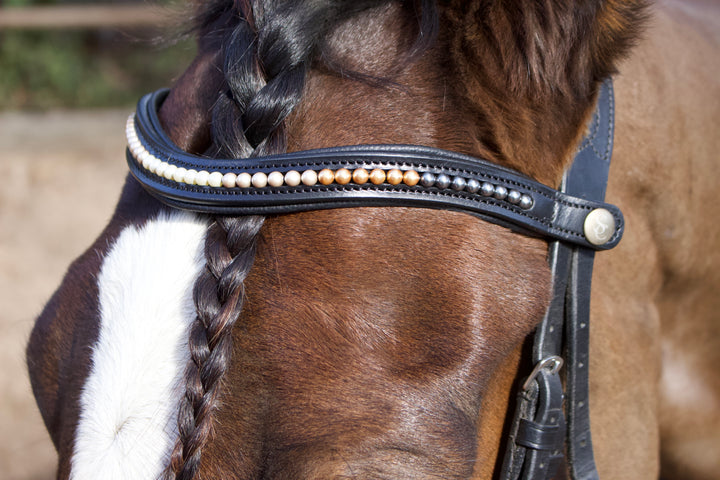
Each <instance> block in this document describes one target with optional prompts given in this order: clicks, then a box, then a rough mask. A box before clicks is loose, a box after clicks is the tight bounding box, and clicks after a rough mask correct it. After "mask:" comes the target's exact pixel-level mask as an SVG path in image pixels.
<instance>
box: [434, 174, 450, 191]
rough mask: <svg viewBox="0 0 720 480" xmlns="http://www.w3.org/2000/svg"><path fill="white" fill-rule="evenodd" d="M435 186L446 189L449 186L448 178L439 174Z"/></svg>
mask: <svg viewBox="0 0 720 480" xmlns="http://www.w3.org/2000/svg"><path fill="white" fill-rule="evenodd" d="M435 186H436V187H438V188H448V187H449V186H450V177H448V176H447V175H445V174H444V173H441V174H440V175H438V176H437V178H436V179H435Z"/></svg>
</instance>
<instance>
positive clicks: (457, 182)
mask: <svg viewBox="0 0 720 480" xmlns="http://www.w3.org/2000/svg"><path fill="white" fill-rule="evenodd" d="M450 186H451V187H452V189H453V190H455V191H457V192H460V191H462V190H465V187H466V186H467V182H466V181H465V179H464V178H462V177H455V178H453V181H452V184H451V185H450Z"/></svg>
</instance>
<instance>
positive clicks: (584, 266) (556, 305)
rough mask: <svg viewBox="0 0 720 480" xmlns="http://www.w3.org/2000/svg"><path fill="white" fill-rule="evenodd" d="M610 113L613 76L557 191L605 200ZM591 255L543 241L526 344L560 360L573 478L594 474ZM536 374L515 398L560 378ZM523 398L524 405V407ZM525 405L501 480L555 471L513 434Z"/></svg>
mask: <svg viewBox="0 0 720 480" xmlns="http://www.w3.org/2000/svg"><path fill="white" fill-rule="evenodd" d="M614 117H615V115H614V98H613V89H612V81H611V80H609V79H608V80H606V81H605V82H604V83H603V84H602V88H601V90H600V93H599V95H598V106H597V108H596V110H595V112H594V114H593V117H592V119H591V123H590V126H589V134H588V135H587V136H586V137H585V139H584V140H583V142H582V143H581V145H580V147H579V150H578V153H577V154H576V156H575V160H574V162H573V165H572V166H571V168H570V169H569V170H568V171H567V172H566V173H565V176H564V178H563V182H562V185H561V187H560V188H561V190H562V191H564V192H567V193H570V194H572V195H576V196H581V197H583V198H585V199H588V200H595V201H602V200H603V199H604V198H605V189H606V186H607V180H608V173H609V169H610V159H611V156H612V146H613V133H614V132H613V131H614V121H615V120H614ZM594 256H595V251H594V250H592V249H589V248H585V247H583V246H580V245H571V244H569V243H567V242H561V241H555V242H552V243H551V244H550V250H549V256H548V259H549V262H550V268H551V270H552V275H553V298H552V300H551V302H550V305H549V306H548V309H547V311H546V313H545V317H544V318H543V321H542V322H541V323H540V325H539V326H538V328H537V331H536V333H535V343H534V346H533V360H534V362H535V363H536V365H538V366H541V365H542V364H543V362H546V361H547V359H550V358H558V357H561V356H563V357H564V358H565V359H566V363H565V365H566V366H565V378H566V385H567V386H566V395H567V396H566V398H565V399H564V400H565V410H566V414H567V432H566V446H567V451H566V456H567V464H568V470H569V473H570V476H571V478H572V479H575V480H595V479H597V478H598V473H597V468H596V466H595V460H594V456H593V450H592V439H591V436H590V416H589V385H588V373H589V372H588V370H589V346H590V337H589V333H590V323H589V320H590V288H591V280H592V267H593V259H594ZM563 335H564V337H563ZM542 371H544V372H546V373H544V376H545V377H548V378H547V379H546V378H543V377H542V376H540V375H537V376H533V375H531V377H533V378H531V379H530V380H529V381H526V386H525V387H524V388H523V389H522V390H521V392H520V395H519V397H520V399H522V398H524V397H526V396H527V393H526V392H527V391H532V389H537V388H540V387H539V386H537V384H538V382H544V383H545V384H547V385H550V384H558V383H559V382H560V377H559V375H558V374H557V371H555V372H552V371H546V370H545V369H543V370H542ZM535 377H536V378H535ZM528 383H529V384H530V385H527V384H528ZM545 391H547V392H549V394H550V395H554V396H555V397H556V398H554V399H552V400H550V399H548V400H547V402H548V403H551V404H554V405H556V404H557V403H558V402H562V401H563V392H562V389H558V388H554V389H550V388H546V390H545ZM523 401H524V402H525V404H526V405H523V403H522V402H523ZM527 403H528V402H527V400H520V403H519V405H520V406H519V407H518V408H517V409H516V413H515V417H514V420H513V424H512V427H511V436H510V439H509V441H508V445H507V449H506V457H505V461H504V464H503V472H502V478H503V480H515V479H521V478H522V479H525V480H529V479H533V480H535V479H543V480H547V479H549V478H552V476H553V475H554V473H555V471H554V470H553V469H552V468H550V469H547V468H546V469H540V468H538V465H539V464H538V463H537V462H535V467H533V466H531V465H530V463H529V462H531V461H532V460H528V459H532V455H538V452H539V453H543V452H546V450H544V449H543V448H541V447H542V445H545V444H548V442H545V443H544V444H542V445H540V444H539V442H536V443H538V444H537V445H534V444H532V443H530V442H526V441H523V440H522V438H521V437H520V436H519V433H514V432H521V431H522V425H525V424H527V423H528V422H530V421H533V419H536V418H537V415H536V412H535V410H533V409H532V408H530V407H528V406H527ZM559 421H560V420H559ZM533 423H534V425H533V429H532V430H530V434H533V430H538V431H541V432H545V431H548V430H549V429H552V428H553V427H554V425H555V424H554V423H552V424H551V423H548V422H545V423H543V422H541V421H537V422H533ZM526 430H527V429H526ZM553 431H554V430H553ZM546 455H547V454H546ZM546 458H548V460H549V459H550V457H546ZM552 458H556V457H552ZM548 465H550V466H551V467H555V466H557V463H554V462H550V463H548Z"/></svg>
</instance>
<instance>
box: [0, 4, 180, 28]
mask: <svg viewBox="0 0 720 480" xmlns="http://www.w3.org/2000/svg"><path fill="white" fill-rule="evenodd" d="M174 20H177V16H176V15H174V14H172V13H169V11H168V10H163V8H162V7H159V6H154V5H62V6H49V7H0V29H43V30H44V29H79V28H117V27H155V26H164V25H167V24H169V23H170V22H172V21H174Z"/></svg>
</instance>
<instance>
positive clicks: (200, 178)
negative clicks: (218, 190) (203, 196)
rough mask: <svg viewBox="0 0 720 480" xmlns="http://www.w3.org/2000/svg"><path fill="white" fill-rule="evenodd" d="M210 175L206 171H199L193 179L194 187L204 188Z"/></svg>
mask: <svg viewBox="0 0 720 480" xmlns="http://www.w3.org/2000/svg"><path fill="white" fill-rule="evenodd" d="M209 177H210V174H209V173H208V172H207V171H206V170H200V171H199V172H198V173H197V176H196V177H195V185H200V186H203V187H206V186H207V184H208V178H209Z"/></svg>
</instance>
